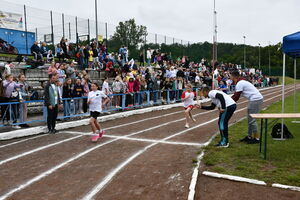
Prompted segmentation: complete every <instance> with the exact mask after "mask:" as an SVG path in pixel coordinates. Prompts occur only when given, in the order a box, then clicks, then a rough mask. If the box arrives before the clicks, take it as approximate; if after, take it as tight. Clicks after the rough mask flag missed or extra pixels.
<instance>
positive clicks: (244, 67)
mask: <svg viewBox="0 0 300 200" xmlns="http://www.w3.org/2000/svg"><path fill="white" fill-rule="evenodd" d="M243 38H244V68H246V36H243Z"/></svg>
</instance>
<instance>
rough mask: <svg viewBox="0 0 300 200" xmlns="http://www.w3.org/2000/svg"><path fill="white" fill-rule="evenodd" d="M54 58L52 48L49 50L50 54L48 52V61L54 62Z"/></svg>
mask: <svg viewBox="0 0 300 200" xmlns="http://www.w3.org/2000/svg"><path fill="white" fill-rule="evenodd" d="M53 60H54V55H53V53H52V50H49V51H48V54H47V62H48V63H51V62H53Z"/></svg>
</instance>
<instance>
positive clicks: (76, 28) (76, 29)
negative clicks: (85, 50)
mask: <svg viewBox="0 0 300 200" xmlns="http://www.w3.org/2000/svg"><path fill="white" fill-rule="evenodd" d="M75 31H76V47H78V27H77V16H76V17H75Z"/></svg>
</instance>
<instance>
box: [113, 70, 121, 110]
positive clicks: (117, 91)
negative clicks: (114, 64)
mask: <svg viewBox="0 0 300 200" xmlns="http://www.w3.org/2000/svg"><path fill="white" fill-rule="evenodd" d="M121 81H122V80H121V77H120V76H117V77H116V79H115V81H114V82H113V84H112V91H113V93H114V94H116V96H114V99H115V105H116V108H120V95H119V94H120V93H121V91H122V87H123V85H122V82H121Z"/></svg>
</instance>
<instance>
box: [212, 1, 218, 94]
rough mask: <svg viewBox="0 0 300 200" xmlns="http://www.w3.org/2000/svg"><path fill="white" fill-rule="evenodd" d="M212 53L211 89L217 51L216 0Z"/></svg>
mask: <svg viewBox="0 0 300 200" xmlns="http://www.w3.org/2000/svg"><path fill="white" fill-rule="evenodd" d="M213 16H214V17H213V20H214V21H213V24H214V27H213V55H212V73H213V79H212V89H214V88H215V87H214V81H215V76H214V70H215V69H214V68H215V64H216V62H217V59H218V51H217V33H218V32H217V11H216V0H214V11H213Z"/></svg>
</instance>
